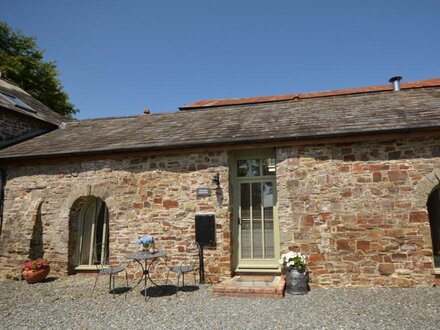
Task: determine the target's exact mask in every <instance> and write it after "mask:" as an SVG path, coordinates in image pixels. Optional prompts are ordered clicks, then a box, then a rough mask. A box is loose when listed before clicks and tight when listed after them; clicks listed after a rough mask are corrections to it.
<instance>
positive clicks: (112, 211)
mask: <svg viewBox="0 0 440 330" xmlns="http://www.w3.org/2000/svg"><path fill="white" fill-rule="evenodd" d="M227 160H228V159H227V154H226V153H225V152H217V153H206V154H186V155H174V156H151V157H143V158H142V157H128V158H123V159H117V158H115V159H105V160H87V159H83V160H81V161H77V160H76V161H65V160H58V161H46V162H39V163H37V162H35V161H32V162H29V163H27V164H24V165H20V166H14V167H10V168H9V169H8V180H7V185H6V190H5V212H4V223H3V231H2V235H1V240H0V255H1V258H0V269H1V275H2V276H6V277H11V276H12V277H13V276H17V275H18V274H19V273H20V264H21V263H22V262H24V261H25V260H26V259H28V257H29V255H30V251H29V250H30V248H29V247H30V241H31V239H32V235H33V232H34V231H35V226H36V220H37V219H39V221H40V222H41V224H42V227H43V235H42V238H41V241H42V245H43V250H44V256H45V257H46V258H48V259H49V260H50V261H51V262H52V264H51V265H52V266H51V269H52V272H53V273H55V274H67V273H68V271H70V268H69V262H70V260H69V246H68V245H69V244H68V242H69V241H70V242H72V238H71V237H70V236H69V235H71V234H70V233H69V228H70V229H72V228H75V226H77V225H76V224H75V223H73V225H72V222H75V221H77V218H76V217H75V214H78V208H79V207H80V206H81V203H82V202H83V201H84V198H85V197H87V196H95V197H98V198H101V199H102V200H103V201H104V202H105V203H106V205H107V207H108V210H109V223H110V226H109V227H110V257H111V259H112V261H115V262H122V261H124V256H125V255H127V254H129V253H131V252H134V251H137V250H139V249H140V247H139V245H137V244H136V240H137V239H138V238H139V237H140V236H143V235H153V236H154V237H155V238H156V241H157V248H158V249H160V250H165V251H166V252H167V254H168V256H169V258H168V259H167V260H165V261H166V263H167V265H168V266H170V265H172V264H180V263H181V262H183V261H186V259H187V258H190V257H194V253H192V254H191V253H186V252H187V251H186V250H187V249H188V250H190V246H191V243H192V242H193V241H194V238H195V225H194V223H195V220H194V218H195V215H196V214H215V217H216V235H217V246H216V247H215V248H211V249H208V250H205V271H206V273H207V280H209V281H212V282H218V281H219V280H221V279H222V278H226V277H230V275H231V265H230V250H231V247H230V239H231V234H230V226H229V217H230V214H229V207H228V205H229V197H228V196H229V191H228V172H229V171H228V167H227ZM217 172H218V173H219V174H220V180H221V185H220V186H221V190H216V189H215V185H214V184H213V183H212V178H213V176H214V175H215V174H216V173H217ZM200 187H208V188H211V189H212V191H213V193H212V195H211V197H204V198H197V196H196V189H197V188H200ZM40 226H41V225H40ZM70 250H71V247H70ZM191 251H192V252H193V251H194V250H191ZM163 268H164V266H163ZM163 270H164V269H163ZM159 273H160V274H162V276H165V275H166V272H165V271H163V272H159Z"/></svg>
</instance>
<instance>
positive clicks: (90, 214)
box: [80, 202, 96, 265]
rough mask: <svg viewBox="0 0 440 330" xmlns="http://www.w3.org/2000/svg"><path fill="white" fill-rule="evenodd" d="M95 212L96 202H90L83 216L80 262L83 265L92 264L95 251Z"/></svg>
mask: <svg viewBox="0 0 440 330" xmlns="http://www.w3.org/2000/svg"><path fill="white" fill-rule="evenodd" d="M95 213H96V203H95V202H93V203H90V204H89V205H87V209H86V210H85V212H84V217H83V227H82V228H83V230H82V237H81V241H82V244H81V257H80V263H81V264H82V265H91V264H92V262H91V259H92V253H93V241H94V239H93V238H94V236H95V232H94V231H95Z"/></svg>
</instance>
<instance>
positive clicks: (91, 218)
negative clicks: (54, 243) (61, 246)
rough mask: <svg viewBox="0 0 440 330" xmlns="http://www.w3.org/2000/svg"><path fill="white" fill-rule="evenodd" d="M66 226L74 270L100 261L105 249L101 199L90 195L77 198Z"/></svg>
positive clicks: (105, 225)
mask: <svg viewBox="0 0 440 330" xmlns="http://www.w3.org/2000/svg"><path fill="white" fill-rule="evenodd" d="M70 227H71V232H70V244H69V246H70V249H71V250H72V252H73V253H72V256H71V266H73V267H74V269H75V270H91V269H95V268H96V266H95V265H96V264H97V263H104V261H105V259H106V258H108V251H109V221H108V208H107V205H106V204H105V202H104V201H103V200H102V199H100V198H97V197H93V196H87V197H81V198H79V199H78V200H77V201H76V202H75V203H74V205H73V206H72V209H71V223H70ZM105 251H106V252H105Z"/></svg>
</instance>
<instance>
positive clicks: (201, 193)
mask: <svg viewBox="0 0 440 330" xmlns="http://www.w3.org/2000/svg"><path fill="white" fill-rule="evenodd" d="M209 196H211V189H209V188H197V197H209Z"/></svg>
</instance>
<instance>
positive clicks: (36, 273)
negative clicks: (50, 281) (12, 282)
mask: <svg viewBox="0 0 440 330" xmlns="http://www.w3.org/2000/svg"><path fill="white" fill-rule="evenodd" d="M49 272H50V267H47V268H43V269H40V270H23V271H22V273H21V275H22V276H23V278H24V279H25V280H26V282H28V283H29V284H32V283H37V282H40V281H42V280H44V279H45V278H46V277H47V275H48V274H49Z"/></svg>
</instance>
